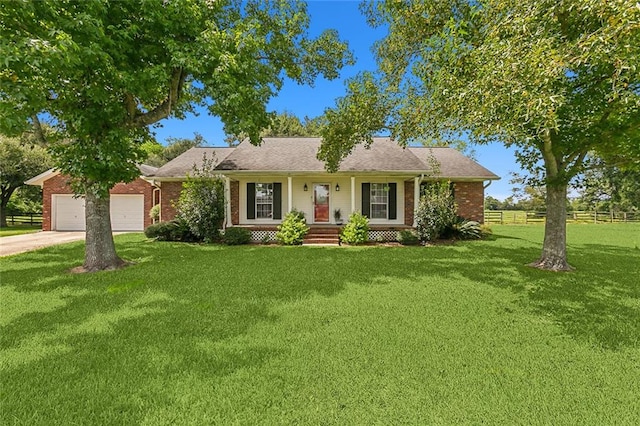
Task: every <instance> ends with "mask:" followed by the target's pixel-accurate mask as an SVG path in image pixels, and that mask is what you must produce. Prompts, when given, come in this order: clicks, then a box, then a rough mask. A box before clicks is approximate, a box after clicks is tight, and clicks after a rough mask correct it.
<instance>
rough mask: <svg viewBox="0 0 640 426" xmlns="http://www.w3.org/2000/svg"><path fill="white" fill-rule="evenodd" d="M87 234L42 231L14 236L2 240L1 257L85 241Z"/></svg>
mask: <svg viewBox="0 0 640 426" xmlns="http://www.w3.org/2000/svg"><path fill="white" fill-rule="evenodd" d="M84 236H85V233H84V232H82V231H79V232H57V231H42V232H34V233H33V234H23V235H13V236H11V237H2V238H0V256H8V255H10V254H18V253H24V252H25V251H31V250H36V249H39V248H42V247H48V246H54V245H56V244H63V243H70V242H72V241H78V240H84Z"/></svg>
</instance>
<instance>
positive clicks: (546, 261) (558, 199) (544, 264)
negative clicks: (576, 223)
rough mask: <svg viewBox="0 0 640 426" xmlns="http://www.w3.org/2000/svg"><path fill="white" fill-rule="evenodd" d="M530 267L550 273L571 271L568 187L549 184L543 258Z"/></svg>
mask: <svg viewBox="0 0 640 426" xmlns="http://www.w3.org/2000/svg"><path fill="white" fill-rule="evenodd" d="M529 266H533V267H534V268H539V269H545V270H549V271H570V270H572V269H573V268H572V267H571V266H569V264H568V263H567V185H566V184H559V185H549V184H547V221H546V224H545V227H544V243H543V245H542V256H541V257H540V259H538V260H537V261H535V262H533V263H531V264H530V265H529Z"/></svg>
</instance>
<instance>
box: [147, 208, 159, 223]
mask: <svg viewBox="0 0 640 426" xmlns="http://www.w3.org/2000/svg"><path fill="white" fill-rule="evenodd" d="M149 217H150V218H151V219H152V220H153V221H154V222H156V221H158V220H159V219H160V204H156V205H155V206H153V207H151V209H150V210H149Z"/></svg>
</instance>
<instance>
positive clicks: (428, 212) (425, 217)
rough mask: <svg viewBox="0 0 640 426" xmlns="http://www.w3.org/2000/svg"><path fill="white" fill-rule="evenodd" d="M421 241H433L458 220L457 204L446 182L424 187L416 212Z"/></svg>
mask: <svg viewBox="0 0 640 426" xmlns="http://www.w3.org/2000/svg"><path fill="white" fill-rule="evenodd" d="M415 216H416V224H417V226H416V230H417V232H418V237H419V238H420V241H433V240H435V239H437V238H439V237H440V236H441V235H442V234H443V233H445V232H446V230H447V228H449V227H451V226H452V225H453V224H454V223H455V220H456V204H455V201H454V199H453V196H452V194H451V190H450V189H449V184H448V183H446V182H440V183H434V184H432V185H428V186H426V187H425V188H424V191H423V193H422V196H421V197H420V201H419V202H418V208H417V209H416V212H415Z"/></svg>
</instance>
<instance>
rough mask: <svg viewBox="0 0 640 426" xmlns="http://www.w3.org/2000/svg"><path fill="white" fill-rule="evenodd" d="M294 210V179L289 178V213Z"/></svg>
mask: <svg viewBox="0 0 640 426" xmlns="http://www.w3.org/2000/svg"><path fill="white" fill-rule="evenodd" d="M291 210H293V178H292V177H291V176H287V213H289V212H291Z"/></svg>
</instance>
